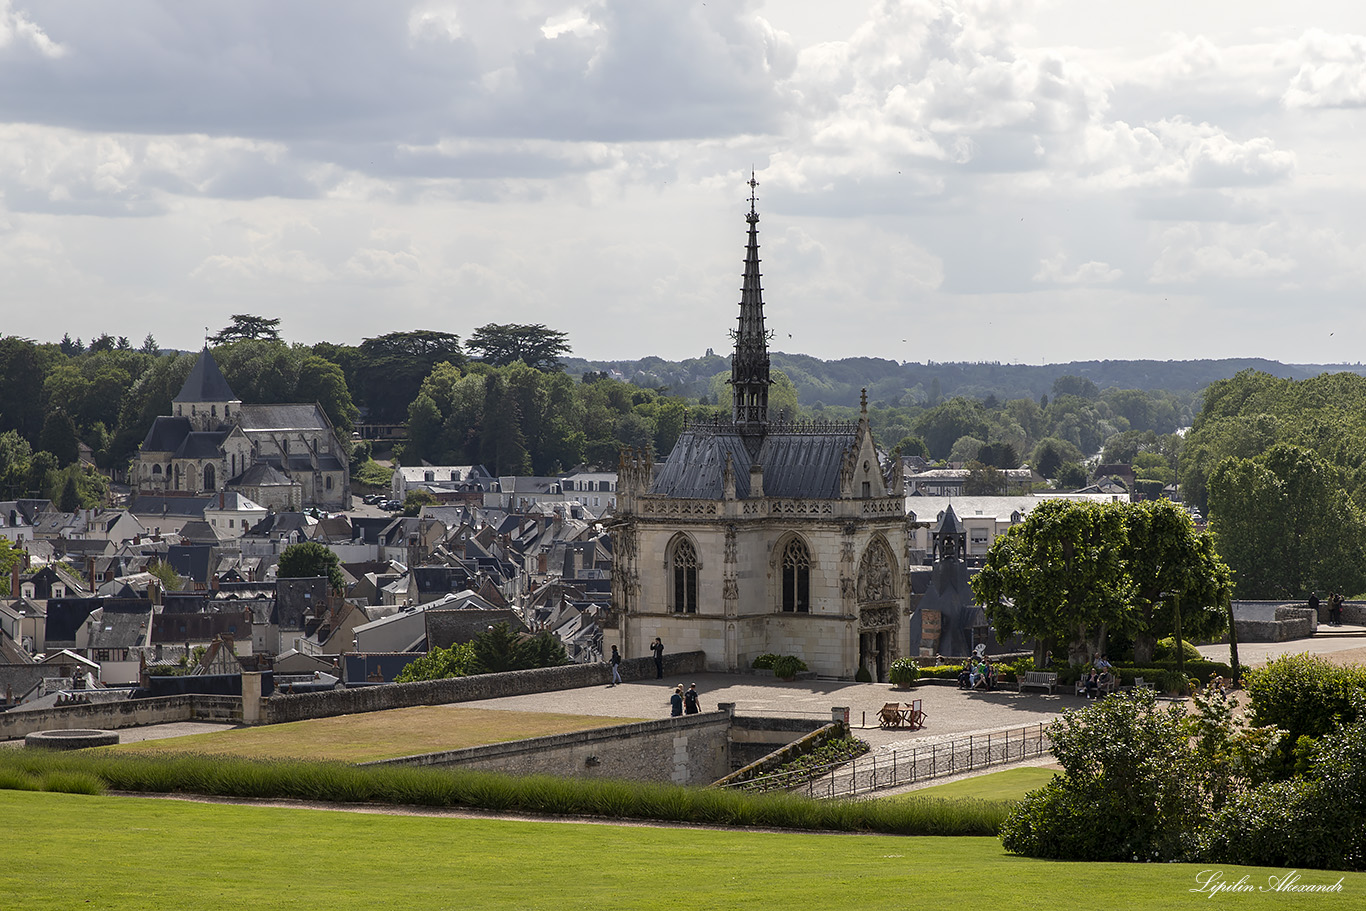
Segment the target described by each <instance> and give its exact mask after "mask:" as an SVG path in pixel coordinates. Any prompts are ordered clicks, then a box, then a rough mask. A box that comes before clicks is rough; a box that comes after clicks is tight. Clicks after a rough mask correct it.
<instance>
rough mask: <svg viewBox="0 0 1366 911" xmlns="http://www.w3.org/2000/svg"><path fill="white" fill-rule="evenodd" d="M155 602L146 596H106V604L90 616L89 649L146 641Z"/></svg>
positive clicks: (144, 642)
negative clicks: (131, 599) (125, 597)
mask: <svg viewBox="0 0 1366 911" xmlns="http://www.w3.org/2000/svg"><path fill="white" fill-rule="evenodd" d="M151 620H152V604H151V602H149V601H147V600H145V599H137V600H134V601H132V602H129V601H123V600H118V601H116V600H114V599H106V600H105V602H104V605H103V607H101V608H100V609H99V610H98V611H92V612H91V615H90V646H89V647H90V648H92V649H95V648H131V647H133V646H137V645H145V644H146V643H147V641H148V640H147V634H148V629H147V627H148V623H149V622H150V621H151Z"/></svg>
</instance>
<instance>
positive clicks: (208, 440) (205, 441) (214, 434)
mask: <svg viewBox="0 0 1366 911" xmlns="http://www.w3.org/2000/svg"><path fill="white" fill-rule="evenodd" d="M226 436H227V434H226V433H224V432H222V431H219V430H194V431H191V432H190V433H187V434H186V435H185V439H184V440H182V441H181V442H180V446H178V447H177V448H176V451H175V458H177V459H217V458H220V457H221V456H222V455H223V438H224V437H226Z"/></svg>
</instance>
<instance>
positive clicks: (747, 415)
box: [730, 173, 773, 433]
mask: <svg viewBox="0 0 1366 911" xmlns="http://www.w3.org/2000/svg"><path fill="white" fill-rule="evenodd" d="M757 186H759V182H758V181H757V180H755V179H754V175H753V174H752V173H751V174H750V176H749V189H750V192H749V214H748V215H746V216H745V221H747V222H749V243H748V245H747V246H746V249H745V284H744V287H743V288H742V289H741V292H740V317H739V326H738V328H736V329H734V330H733V331H732V332H731V337H732V338H734V339H735V353H734V354H733V355H731V359H730V383H731V388H732V392H733V394H734V400H735V411H734V419H735V424H736V426H737V427H738V428H739V429H740V432H741V433H762V432H763V431H764V429H765V428H766V427H767V426H768V387H769V386H770V385H772V383H773V381H772V380H771V379H769V371H768V339H769V334H768V330H767V329H765V328H764V293H763V286H762V284H761V281H760V278H761V276H760V274H759V227H758V226H759V213H758V211H757V210H756V208H755V203H756V198H755V194H754V189H755V188H756V187H757Z"/></svg>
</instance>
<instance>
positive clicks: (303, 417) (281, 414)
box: [237, 405, 328, 430]
mask: <svg viewBox="0 0 1366 911" xmlns="http://www.w3.org/2000/svg"><path fill="white" fill-rule="evenodd" d="M237 416H238V419H237V422H238V423H239V424H240V425H241V426H242V429H243V430H325V429H327V426H328V425H327V418H326V416H325V415H324V414H323V410H322V409H321V408H319V407H318V406H317V405H242V406H239V407H238V409H237Z"/></svg>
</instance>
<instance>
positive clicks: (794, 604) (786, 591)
mask: <svg viewBox="0 0 1366 911" xmlns="http://www.w3.org/2000/svg"><path fill="white" fill-rule="evenodd" d="M783 610H784V611H786V612H787V613H799V614H805V613H809V612H810V610H811V552H810V551H808V550H807V549H806V544H804V543H803V542H802V540H801V539H800V538H793V539H792V540H790V541H788V542H787V546H786V547H784V548H783Z"/></svg>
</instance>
